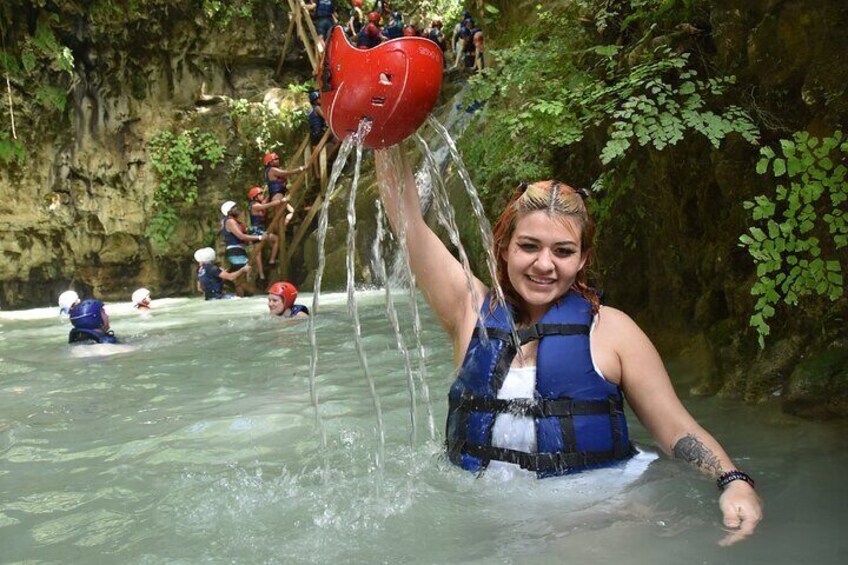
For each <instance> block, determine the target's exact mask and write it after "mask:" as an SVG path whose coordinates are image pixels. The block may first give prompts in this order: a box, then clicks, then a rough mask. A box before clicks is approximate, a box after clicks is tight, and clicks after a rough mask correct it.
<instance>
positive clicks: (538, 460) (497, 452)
mask: <svg viewBox="0 0 848 565" xmlns="http://www.w3.org/2000/svg"><path fill="white" fill-rule="evenodd" d="M461 450H462V452H463V453H467V454H468V455H471V456H473V457H477V458H479V459H481V460H483V461H485V462H486V463H487V464H488V462H489V461H495V460H496V461H505V462H507V463H513V464H515V465H518V466H519V467H521V468H522V469H527V470H528V471H534V472H537V473H552V472H555V473H558V474H562V473H565V472H567V471H568V470H569V469H582V468H585V467H589V466H594V465H604V464H608V463H611V462H613V461H618V460H620V459H625V458H627V457H629V456H630V455H632V453H633V452H630V453H629V454H625V456H624V457H616V455H615V453H614V452H613V451H585V452H579V453H526V452H524V451H516V450H514V449H507V448H504V447H491V446H482V445H474V444H469V443H466V444H465V445H463V446H461Z"/></svg>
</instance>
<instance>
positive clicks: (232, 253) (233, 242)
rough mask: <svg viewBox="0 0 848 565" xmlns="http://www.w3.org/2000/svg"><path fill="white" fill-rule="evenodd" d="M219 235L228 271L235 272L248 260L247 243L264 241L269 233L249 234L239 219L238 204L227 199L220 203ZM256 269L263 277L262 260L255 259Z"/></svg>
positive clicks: (260, 276) (262, 277) (239, 210)
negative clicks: (221, 215) (221, 239)
mask: <svg viewBox="0 0 848 565" xmlns="http://www.w3.org/2000/svg"><path fill="white" fill-rule="evenodd" d="M221 214H223V218H222V219H221V235H222V236H223V238H224V245H225V251H224V256H225V257H226V259H227V262H228V263H229V264H230V266H229V267H228V268H227V270H228V271H229V272H235V271H237V270H239V269H240V268H242V267H243V266H244V265H247V264H248V263H249V262H250V256H249V254H248V249H247V246H248V245H252V244H254V243H259V242H262V241H265V240H266V239H268V238H269V235H270V234H266V233H263V234H261V235H260V234H251V233H248V232H249V230H248V228H247V226H246V225H245V224H244V223H243V222H242V221H241V209H240V208H239V206H238V204H236V203H235V202H233V201H232V200H228V201H226V202H224V203H223V204H221ZM256 263H257V271H258V275H259V278H260V279H264V278H265V272H264V270H263V267H262V262H261V261H257V262H256Z"/></svg>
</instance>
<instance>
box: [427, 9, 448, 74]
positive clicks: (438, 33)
mask: <svg viewBox="0 0 848 565" xmlns="http://www.w3.org/2000/svg"><path fill="white" fill-rule="evenodd" d="M442 27H443V24H442V20H440V19H438V18H437V19H435V20H433V22H432V23H431V24H430V27H429V28H428V29H427V30H426V31H425V34H424V35H425V36H426V37H427V39H429V40H430V41H432V42H433V43H435V44H436V45H438V46H439V49H441V50H442V60H443V61H444V62H445V64H447V60H448V59H447V55H446V53H445V52H446V50H447V48H448V43H447V41H448V40H447V37H445V34H444V32H443V31H442Z"/></svg>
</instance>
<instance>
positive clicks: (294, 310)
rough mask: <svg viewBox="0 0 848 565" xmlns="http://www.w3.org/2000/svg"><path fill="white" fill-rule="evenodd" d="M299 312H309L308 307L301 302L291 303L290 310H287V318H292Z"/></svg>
mask: <svg viewBox="0 0 848 565" xmlns="http://www.w3.org/2000/svg"><path fill="white" fill-rule="evenodd" d="M301 312H306V313H307V314H309V308H307V307H306V306H304V305H303V304H293V305H292V307H291V310H290V311H289V318H294V317H295V316H297V315H298V314H300V313H301Z"/></svg>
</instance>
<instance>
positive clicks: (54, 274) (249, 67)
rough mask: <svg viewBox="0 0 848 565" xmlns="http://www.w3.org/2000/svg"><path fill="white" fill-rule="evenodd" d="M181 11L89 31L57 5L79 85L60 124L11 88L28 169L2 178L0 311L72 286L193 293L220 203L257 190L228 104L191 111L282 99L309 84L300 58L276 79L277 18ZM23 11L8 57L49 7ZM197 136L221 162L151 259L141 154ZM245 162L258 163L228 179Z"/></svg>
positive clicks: (110, 294)
mask: <svg viewBox="0 0 848 565" xmlns="http://www.w3.org/2000/svg"><path fill="white" fill-rule="evenodd" d="M25 4H26V3H25ZM189 4H191V3H186V9H185V10H184V11H180V12H177V13H175V12H174V11H170V12H165V11H162V10H161V9H159V8H158V7H157V6H153V7H151V8H150V10H149V14H144V15H138V17H137V18H136V19H135V20H134V21H132V22H128V23H126V25H123V26H118V25H109V24H108V22H107V23H104V21H103V20H102V18H101V19H100V20H93V19H92V18H91V17H90V16H89V15H88V14H86V13H85V12H82V13H79V12H77V11H76V10H75V7H76V3H74V2H66V3H60V4H59V6H58V7H53V8H52V9H53V10H54V11H58V13H59V14H60V22H59V23H58V24H54V31H56V34H57V37H58V38H59V40H60V41H62V42H63V43H64V44H65V45H68V46H70V48H71V49H72V51H73V55H74V60H75V68H74V73H75V74H74V78H73V81H72V87H71V91H70V94H69V97H68V106H67V109H66V110H65V111H64V112H63V113H60V112H54V113H52V114H50V113H49V112H45V111H44V110H43V109H42V108H41V107H40V106H39V105H38V104H36V103H35V101H33V100H32V99H31V97H28V93H27V92H26V91H25V85H13V87H14V88H13V102H14V104H13V109H14V111H15V114H16V118H17V128H18V132H19V135H21V136H22V139H24V140H25V145H26V150H27V160H26V162H25V163H24V164H23V165H22V166H18V165H12V166H8V167H3V168H2V170H0V225H3V226H4V227H3V229H2V230H0V258H2V259H1V260H0V307H2V308H19V307H26V306H34V305H44V304H49V303H53V302H54V301H55V297H56V295H57V293H58V292H60V291H61V290H64V289H66V288H67V287H68V286H69V285H73V286H74V288H76V289H78V290H80V291H83V292H91V293H93V294H94V295H95V296H97V297H101V298H105V299H112V300H119V299H120V300H126V299H128V297H129V294H130V293H131V292H132V290H133V289H134V288H136V287H137V286H141V285H144V286H148V287H150V288H152V289H154V292H156V293H158V294H159V295H170V294H174V293H185V292H189V291H190V290H191V289H192V287H193V282H192V280H191V279H192V273H193V261H192V257H191V255H192V251H193V250H194V249H195V248H196V247H199V246H201V245H205V244H208V243H210V242H211V241H212V240H213V238H214V235H213V232H214V230H215V227H216V217H217V214H216V210H217V207H218V205H219V204H220V202H221V201H223V200H225V199H229V198H233V197H236V199H238V200H242V199H243V192H244V191H245V190H246V189H247V188H248V187H249V186H251V185H252V184H258V183H259V182H260V180H261V166H260V164H259V159H260V157H261V155H260V154H259V151H258V149H256V148H252V153H251V148H249V147H244V146H243V144H242V143H241V142H239V140H237V139H236V137H235V136H234V134H233V124H232V121H231V120H230V118H229V116H228V113H227V111H226V108H225V107H224V105H222V104H217V105H214V104H213V105H211V106H206V105H204V106H198V105H196V104H195V102H196V101H197V100H198V99H200V98H201V95H202V94H214V95H226V96H229V97H233V98H240V97H244V98H249V99H256V98H261V97H263V96H265V95H266V94H269V95H270V96H276V97H278V98H281V99H285V98H286V97H287V96H289V94H288V93H287V92H286V91H285V90H282V91H281V90H280V89H279V88H278V87H279V86H281V85H283V86H284V85H285V84H287V83H288V82H289V81H291V82H302V81H303V80H306V79H307V78H308V76H309V70H308V69H307V68H306V67H305V66H304V64H303V62H302V61H300V60H299V59H298V57H297V52H296V50H295V52H293V53H292V57H291V58H290V59H289V62H288V64H287V69H288V70H290V72H291V73H292V74H291V76H289V77H286V79H281V77H275V76H274V75H275V70H276V68H277V64H278V58H279V56H280V47H281V44H282V36H283V35H284V33H285V29H286V26H287V24H288V18H287V15H286V14H285V13H284V12H283V11H281V10H271V9H269V10H267V11H265V12H263V13H261V14H260V16H262V17H256V18H252V19H247V20H246V19H241V20H236V21H234V22H232V23H231V24H230V25H229V26H228V27H226V28H225V29H219V28H217V27H215V26H214V25H212V24H211V23H210V22H208V21H205V20H204V18H203V17H202V14H198V13H196V7H195V8H194V9H190V8H191V6H189ZM19 9H20V10H21V11H13V12H7V13H6V14H4V15H5V16H6V17H8V18H9V20H8V21H5V22H4V24H5V25H4V28H5V29H6V35H5V40H6V44H7V45H8V46H10V50H11V49H13V48H14V41H15V40H16V38H18V39H20V38H23V37H24V36H25V35H26V33H28V32H29V33H31V31H32V30H31V28H32V22H33V21H35V20H37V19H38V18H41V17H44V12H45V10H46V8H38V7H33V6H29V5H28V4H27V5H25V6H22V7H20V8H19ZM127 9H130V8H127ZM63 10H65V11H64V12H63ZM4 90H5V89H4ZM301 96H302V95H301ZM3 99H4V103H5V105H2V106H0V114H2V115H3V118H0V120H2V119H6V120H8V102H7V101H6V96H5V92H4V97H3ZM8 125H9V124H8V122H2V121H0V126H2V127H4V128H8ZM191 127H200V128H201V129H202V130H203V131H211V132H214V133H215V135H216V137H217V138H218V140H219V142H221V143H223V144H225V145H226V146H227V158H226V159H225V161H224V163H222V164H220V165H219V166H218V167H217V168H216V169H215V170H214V171H210V172H208V173H205V174H204V176H203V177H202V178H201V182H200V198H199V201H198V204H197V205H196V207H195V208H194V209H190V210H186V211H185V213H184V215H183V217H182V218H181V224H180V226H179V227H178V230H177V233H176V234H175V237H174V238H173V240H174V244H173V245H172V246H171V248H170V249H168V250H167V252H166V254H165V255H163V256H158V257H154V254H153V249H152V247H151V244H150V242H149V240H148V238H147V237H146V236H145V229H146V227H147V223H148V221H149V219H150V218H151V217H152V216H153V215H154V213H155V210H154V209H153V194H154V191H155V188H156V185H157V182H158V179H157V178H156V175H155V173H154V172H153V171H152V169H151V166H150V164H149V160H148V155H147V151H146V143H147V142H148V140H149V139H150V138H151V137H152V136H153V135H154V134H155V133H156V132H158V131H160V130H171V131H175V132H179V131H181V130H182V129H188V128H191ZM295 133H297V132H293V133H292V138H293V137H294V134H295ZM286 141H291V140H286ZM298 141H299V138H298ZM242 154H246V155H250V156H251V157H252V158H255V159H256V166H248V167H242V170H240V171H239V172H238V173H237V174H235V175H234V173H233V170H234V167H233V161H234V160H236V159H237V158H238V157H239V156H240V155H242Z"/></svg>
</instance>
